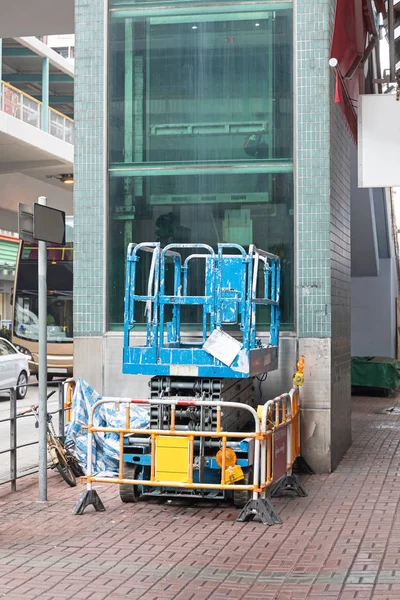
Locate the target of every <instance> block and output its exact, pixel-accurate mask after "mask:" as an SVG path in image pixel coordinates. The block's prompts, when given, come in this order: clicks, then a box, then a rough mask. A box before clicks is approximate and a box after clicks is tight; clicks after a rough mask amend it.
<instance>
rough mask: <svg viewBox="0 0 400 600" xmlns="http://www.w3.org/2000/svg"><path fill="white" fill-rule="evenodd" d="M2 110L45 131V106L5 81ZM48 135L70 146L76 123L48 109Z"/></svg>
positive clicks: (0, 88) (0, 102) (0, 96)
mask: <svg viewBox="0 0 400 600" xmlns="http://www.w3.org/2000/svg"><path fill="white" fill-rule="evenodd" d="M0 110H1V111H2V112H4V113H6V114H8V115H10V116H12V117H14V118H16V119H19V120H20V121H23V122H24V123H27V124H28V125H32V127H36V128H37V129H41V130H44V129H45V128H44V127H43V125H44V121H45V119H44V118H43V117H44V114H43V105H42V103H41V102H40V101H39V100H36V99H35V98H32V96H29V95H28V94H26V93H25V92H21V90H18V89H17V88H15V87H14V86H12V85H10V84H9V83H5V82H4V81H2V82H1V84H0ZM47 117H48V118H47V123H48V131H47V132H48V133H49V134H50V135H52V136H54V137H56V138H58V139H59V140H62V141H63V142H67V143H68V144H73V143H74V121H73V119H70V118H69V117H67V116H65V115H63V114H62V113H60V112H58V111H57V110H55V109H54V108H49V109H48V115H47Z"/></svg>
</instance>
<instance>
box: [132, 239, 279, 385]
mask: <svg viewBox="0 0 400 600" xmlns="http://www.w3.org/2000/svg"><path fill="white" fill-rule="evenodd" d="M144 252H150V253H151V260H150V261H148V263H150V266H149V267H148V268H149V271H148V279H147V293H146V294H138V293H137V289H138V285H137V277H138V264H139V261H140V260H142V258H143V253H144ZM194 262H197V263H199V264H200V267H197V269H193V266H194ZM148 263H147V264H148ZM199 269H200V273H201V276H200V277H199ZM167 270H168V271H167ZM167 272H168V276H167ZM142 276H143V273H142ZM191 276H192V279H193V278H194V277H196V279H197V282H199V281H202V285H204V290H203V295H198V296H193V295H190V294H189V293H188V290H190V289H193V284H192V282H191ZM279 290H280V262H279V258H278V257H277V256H275V255H273V254H270V253H268V252H264V251H263V250H259V249H258V248H256V247H255V246H254V245H251V246H250V247H249V250H248V252H246V251H245V249H244V248H243V247H241V246H239V245H238V244H218V249H217V251H216V252H214V250H213V249H212V248H211V247H210V246H208V245H206V244H170V245H168V246H166V247H165V248H161V246H160V244H159V243H158V242H151V243H141V244H130V246H129V248H128V254H127V266H126V290H125V294H126V295H125V316H124V353H123V373H125V374H142V375H151V376H155V375H159V376H179V377H180V376H183V377H200V378H204V377H211V378H214V377H220V378H247V377H254V376H256V375H261V374H264V373H268V372H269V371H273V370H275V369H277V368H278V340H279ZM138 303H140V304H141V305H142V307H144V314H145V329H146V331H145V333H144V332H143V334H142V335H140V333H141V332H140V331H139V332H138V335H137V336H135V335H133V330H134V328H135V325H137V323H136V322H135V315H137V310H138ZM260 305H264V306H269V307H270V325H269V327H265V330H264V331H257V329H256V307H257V306H260ZM188 306H192V307H193V306H198V307H200V309H201V313H202V317H201V324H200V325H199V330H200V332H199V334H197V336H192V339H190V338H188V337H187V334H186V333H185V335H182V332H181V312H182V311H181V309H182V307H188ZM168 313H169V314H170V315H171V317H170V320H169V321H167V320H166V314H168ZM264 336H266V337H267V339H268V343H263V341H262V339H261V337H264ZM143 337H144V338H145V343H144V344H143V343H140V340H141V338H142V340H143ZM135 342H137V344H136V345H135Z"/></svg>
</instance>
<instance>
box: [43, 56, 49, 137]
mask: <svg viewBox="0 0 400 600" xmlns="http://www.w3.org/2000/svg"><path fill="white" fill-rule="evenodd" d="M42 129H43V131H46V132H48V131H49V59H48V58H43V59H42Z"/></svg>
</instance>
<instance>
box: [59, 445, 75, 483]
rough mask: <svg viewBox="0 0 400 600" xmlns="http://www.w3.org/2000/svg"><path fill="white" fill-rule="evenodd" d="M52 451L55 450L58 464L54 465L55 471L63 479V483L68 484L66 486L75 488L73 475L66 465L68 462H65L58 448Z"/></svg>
mask: <svg viewBox="0 0 400 600" xmlns="http://www.w3.org/2000/svg"><path fill="white" fill-rule="evenodd" d="M54 450H55V453H56V455H57V459H58V462H57V464H56V465H55V467H56V469H57V471H58V472H59V473H60V475H61V477H62V478H63V479H64V481H65V482H66V483H68V485H70V486H71V487H75V486H76V479H75V475H74V473H73V471H72V469H71V467H70V465H69V464H68V461H67V459H66V457H65V455H64V453H63V452H60V450H59V449H58V448H54Z"/></svg>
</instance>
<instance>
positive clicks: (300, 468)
mask: <svg viewBox="0 0 400 600" xmlns="http://www.w3.org/2000/svg"><path fill="white" fill-rule="evenodd" d="M293 471H294V472H295V473H305V474H306V475H315V471H313V469H312V468H311V467H310V465H309V464H308V462H307V461H306V460H305V459H304V458H303V457H302V456H298V457H297V458H296V460H295V461H294V465H293Z"/></svg>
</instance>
